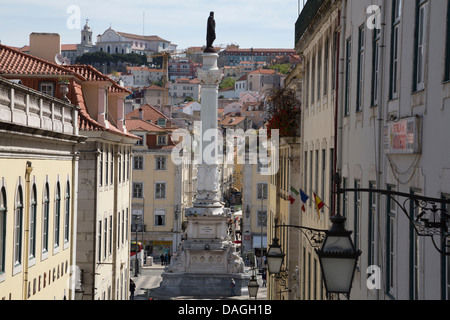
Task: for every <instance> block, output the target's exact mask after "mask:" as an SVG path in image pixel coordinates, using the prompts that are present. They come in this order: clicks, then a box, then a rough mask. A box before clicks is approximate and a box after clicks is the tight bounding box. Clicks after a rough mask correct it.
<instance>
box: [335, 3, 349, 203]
mask: <svg viewBox="0 0 450 320" xmlns="http://www.w3.org/2000/svg"><path fill="white" fill-rule="evenodd" d="M346 13H347V0H342V9H341V13H340V19H341V21H340V33H339V37H340V39H339V41H340V43H339V49H338V51H339V52H345V50H344V48H345V30H346V26H347V16H346ZM343 57H345V56H344V55H340V54H339V60H338V61H337V63H338V66H337V70H339V77H337V76H336V77H337V78H338V79H339V81H338V83H344V66H345V63H343V62H344V61H342V60H343V59H345V58H343ZM336 92H337V93H336V94H337V99H336V108H337V110H336V112H335V114H336V123H335V130H336V133H335V139H336V140H335V141H336V142H335V143H336V145H335V149H336V151H335V158H336V161H335V165H336V171H335V173H339V174H341V172H342V157H343V153H342V129H343V128H342V120H343V119H342V118H343V109H344V108H343V107H344V90H343V86H339V87H338V86H337V85H336ZM339 106H340V107H339ZM338 152H339V156H338V155H337V154H338ZM333 187H334V188H335V187H336V186H333ZM336 191H337V190H336ZM338 196H340V195H338Z"/></svg>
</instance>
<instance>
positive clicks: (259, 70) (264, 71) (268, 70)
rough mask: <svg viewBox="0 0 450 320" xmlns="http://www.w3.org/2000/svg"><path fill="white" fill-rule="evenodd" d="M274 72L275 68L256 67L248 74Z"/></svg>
mask: <svg viewBox="0 0 450 320" xmlns="http://www.w3.org/2000/svg"><path fill="white" fill-rule="evenodd" d="M256 73H259V74H276V72H275V70H271V69H258V70H255V71H252V72H249V74H256Z"/></svg>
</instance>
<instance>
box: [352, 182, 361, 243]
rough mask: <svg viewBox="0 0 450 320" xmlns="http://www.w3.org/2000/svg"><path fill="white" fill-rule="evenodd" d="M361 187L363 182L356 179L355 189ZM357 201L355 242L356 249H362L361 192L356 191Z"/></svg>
mask: <svg viewBox="0 0 450 320" xmlns="http://www.w3.org/2000/svg"><path fill="white" fill-rule="evenodd" d="M360 188H361V182H360V181H359V180H355V189H360ZM354 201H355V212H354V229H353V230H354V242H355V248H356V250H358V249H360V247H361V244H360V235H361V234H360V229H359V220H360V213H361V192H359V191H355V196H354Z"/></svg>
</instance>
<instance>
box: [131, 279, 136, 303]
mask: <svg viewBox="0 0 450 320" xmlns="http://www.w3.org/2000/svg"><path fill="white" fill-rule="evenodd" d="M135 290H136V284H135V283H134V281H133V279H130V293H131V296H130V300H134V291H135Z"/></svg>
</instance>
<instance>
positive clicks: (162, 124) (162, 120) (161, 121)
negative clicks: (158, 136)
mask: <svg viewBox="0 0 450 320" xmlns="http://www.w3.org/2000/svg"><path fill="white" fill-rule="evenodd" d="M157 125H158V126H160V127H163V128H165V127H166V119H165V118H159V119H158V122H157Z"/></svg>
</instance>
